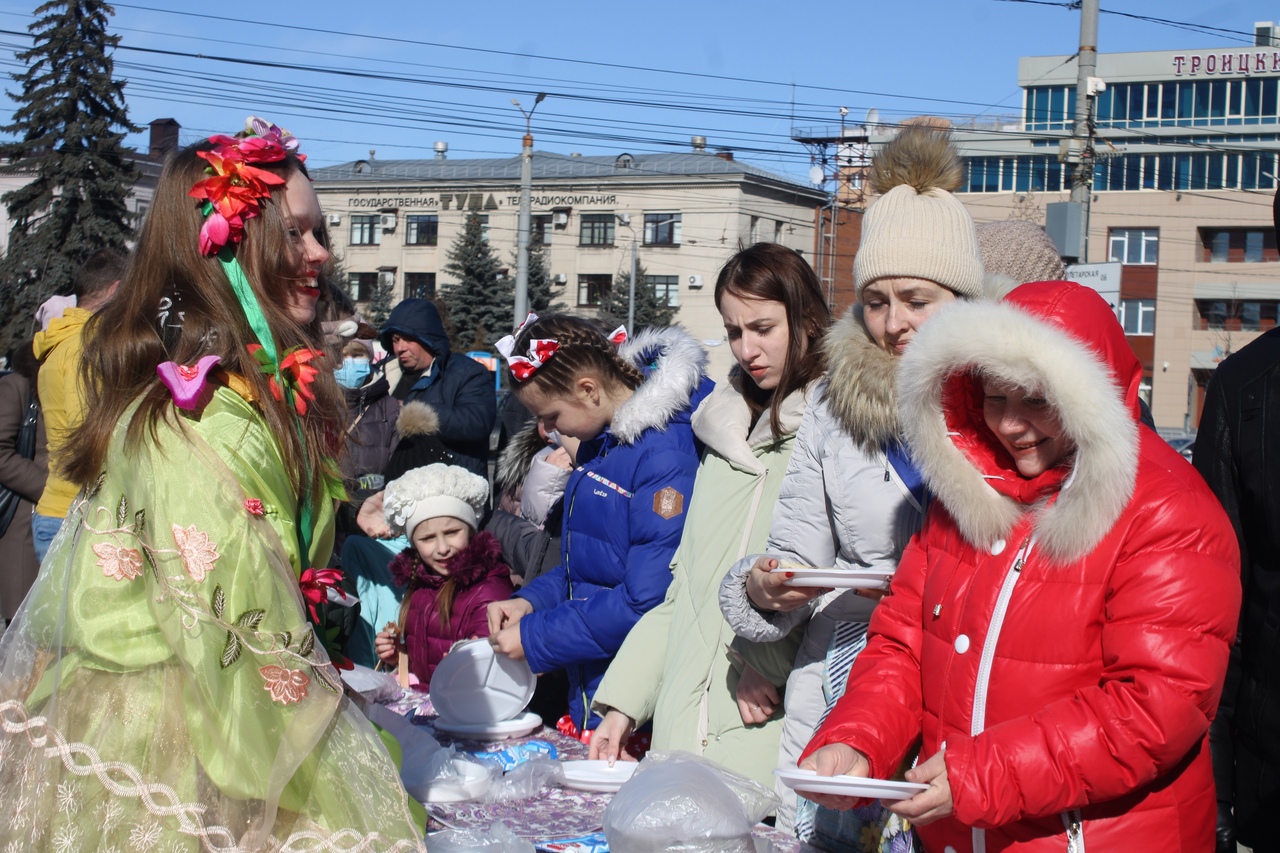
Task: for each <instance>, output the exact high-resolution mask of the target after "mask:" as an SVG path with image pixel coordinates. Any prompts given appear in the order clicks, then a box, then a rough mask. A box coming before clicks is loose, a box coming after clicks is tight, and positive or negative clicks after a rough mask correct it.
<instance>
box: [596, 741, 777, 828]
mask: <svg viewBox="0 0 1280 853" xmlns="http://www.w3.org/2000/svg"><path fill="white" fill-rule="evenodd" d="M777 805H778V798H777V797H776V796H774V794H773V792H772V791H770V790H769V789H767V788H765V787H764V786H763V785H760V784H759V783H757V782H753V781H752V780H750V779H748V778H746V777H745V776H740V775H738V774H737V773H734V772H732V771H730V770H726V769H725V768H723V767H721V766H720V765H718V764H716V763H714V762H712V761H708V760H707V759H705V758H701V757H699V756H696V755H693V754H692V753H688V752H680V751H673V752H650V753H649V754H648V755H647V756H646V757H645V759H644V761H641V762H640V766H639V767H638V768H636V772H635V775H634V776H632V777H631V779H630V780H629V781H628V782H626V783H625V784H624V785H623V786H622V788H621V789H620V790H619V791H618V793H617V794H615V795H614V797H613V801H612V802H610V803H609V806H608V808H606V809H605V812H604V834H605V837H606V838H608V839H609V849H610V851H611V853H659V851H680V853H754V851H755V843H754V842H753V841H752V838H751V829H752V827H754V826H755V825H756V824H757V823H759V822H760V819H761V818H763V817H764V816H765V815H766V814H768V813H769V811H770V810H772V809H774V808H776V807H777Z"/></svg>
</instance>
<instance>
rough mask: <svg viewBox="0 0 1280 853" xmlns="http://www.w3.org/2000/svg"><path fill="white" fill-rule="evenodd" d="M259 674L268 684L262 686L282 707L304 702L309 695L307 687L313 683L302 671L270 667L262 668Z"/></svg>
mask: <svg viewBox="0 0 1280 853" xmlns="http://www.w3.org/2000/svg"><path fill="white" fill-rule="evenodd" d="M258 674H259V675H261V676H262V680H263V681H265V682H266V683H265V684H263V685H262V686H263V688H264V689H265V690H266V691H267V692H268V693H270V694H271V698H272V699H273V700H275V701H276V702H279V703H280V704H281V705H288V704H289V703H290V702H300V701H302V699H303V698H304V697H305V696H306V695H307V685H308V684H310V683H311V679H310V678H307V674H306V673H305V672H303V671H302V670H300V669H285V668H284V667H282V666H270V665H268V666H264V667H262V668H260V669H259V670H258Z"/></svg>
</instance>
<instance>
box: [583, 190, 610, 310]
mask: <svg viewBox="0 0 1280 853" xmlns="http://www.w3.org/2000/svg"><path fill="white" fill-rule="evenodd" d="M581 222H582V230H581V232H579V236H578V245H579V246H612V245H613V214H612V213H584V214H582V216H581ZM579 304H581V305H586V304H588V303H585V302H581V303H579ZM590 304H595V303H590Z"/></svg>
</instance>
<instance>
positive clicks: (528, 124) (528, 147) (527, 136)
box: [511, 92, 547, 328]
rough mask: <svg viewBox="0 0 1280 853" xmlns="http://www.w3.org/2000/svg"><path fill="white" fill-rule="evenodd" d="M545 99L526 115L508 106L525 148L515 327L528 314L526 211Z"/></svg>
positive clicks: (540, 98)
mask: <svg viewBox="0 0 1280 853" xmlns="http://www.w3.org/2000/svg"><path fill="white" fill-rule="evenodd" d="M546 97H547V93H546V92H539V93H538V96H537V97H536V98H534V99H533V106H532V107H530V108H529V111H528V112H525V109H524V107H522V106H520V102H519V101H517V100H516V99H515V98H512V99H511V103H512V104H514V105H515V108H516V109H518V110H519V111H520V114H521V115H523V116H524V146H523V148H522V150H521V152H520V221H519V224H518V225H517V228H516V308H515V323H514V326H513V328H514V327H518V326H519V325H520V324H521V323H523V322H524V318H525V317H526V316H528V314H529V217H530V214H529V209H530V207H532V206H533V201H532V195H533V111H534V110H536V109H537V108H538V104H540V103H542V101H543V99H544V98H546Z"/></svg>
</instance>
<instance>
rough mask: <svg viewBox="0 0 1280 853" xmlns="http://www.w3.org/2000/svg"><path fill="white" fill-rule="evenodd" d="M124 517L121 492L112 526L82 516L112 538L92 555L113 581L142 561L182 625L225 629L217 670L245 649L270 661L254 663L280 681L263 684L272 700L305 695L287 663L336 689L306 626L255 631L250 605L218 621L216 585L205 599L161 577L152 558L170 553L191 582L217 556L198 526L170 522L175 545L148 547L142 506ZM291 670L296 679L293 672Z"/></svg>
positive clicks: (101, 511) (255, 613) (220, 596)
mask: <svg viewBox="0 0 1280 853" xmlns="http://www.w3.org/2000/svg"><path fill="white" fill-rule="evenodd" d="M251 500H252V499H251ZM246 508H247V502H246ZM96 515H97V516H99V517H100V516H107V517H110V511H109V510H108V509H107V507H98V508H97V510H96ZM128 519H129V501H128V499H127V498H126V497H125V496H124V495H121V496H120V500H119V502H118V503H117V505H116V513H115V518H114V521H115V526H114V527H105V528H102V529H99V528H96V527H94V526H93V524H91V523H90V520H89V518H88V517H87V516H86V518H85V520H84V527H85V529H86V530H87V531H88V532H89V533H92V534H94V535H96V536H101V537H103V538H106V539H110V540H112V541H109V542H99V543H95V544H94V545H93V546H92V550H93V553H94V554H96V555H97V556H98V565H99V566H101V567H102V571H103V574H104V575H105V576H106V577H109V578H113V579H114V580H118V581H132V580H134V579H136V578H138V577H140V576H141V574H142V565H143V563H144V562H145V564H146V565H147V566H149V567H150V569H151V572H152V574H153V575H154V577H155V580H156V584H157V586H158V587H159V588H160V597H161V598H162V599H163V598H168V599H169V600H171V601H172V602H173V604H174V605H175V606H176V607H177V608H178V609H179V610H180V611H181V613H182V627H183V628H185V629H186V630H188V631H194V630H196V626H197V625H198V624H199V623H201V622H212V623H213V624H214V625H216V626H217V627H219V628H222V629H224V630H226V632H227V638H226V641H225V642H224V644H223V647H222V655H221V657H220V659H219V663H220V664H221V666H222V668H223V669H227V668H228V667H231V666H232V665H234V664H235V663H236V662H237V661H238V660H239V659H240V656H241V655H242V654H243V653H244V652H246V651H247V652H249V653H250V654H252V655H254V656H255V657H259V658H263V657H266V658H274V659H275V664H274V665H271V666H264V667H260V668H259V670H258V672H259V674H261V675H262V676H263V678H264V680H268V671H270V679H269V680H270V681H274V682H281V683H282V685H283V686H280V685H276V686H273V684H271V683H267V684H264V689H265V690H267V691H268V692H269V693H270V694H271V698H272V699H274V700H275V701H277V702H283V703H284V704H289V703H291V702H300V701H302V700H303V699H305V698H306V696H307V687H308V686H310V684H311V682H312V678H311V677H309V676H307V674H306V673H305V672H303V671H301V670H297V669H290V668H289V666H288V665H289V664H294V665H295V666H296V665H298V664H301V665H303V666H305V667H307V668H309V669H310V670H311V673H312V676H314V678H315V680H316V681H317V682H318V683H319V684H321V685H322V686H323V687H325V688H326V689H327V690H329V691H331V692H334V693H341V692H342V680H341V679H340V678H339V677H338V675H337V671H336V669H335V667H334V664H333V663H332V661H324V662H321V661H317V660H315V659H314V652H315V644H316V634H315V631H314V629H312V628H311V627H310V626H309V625H308V626H306V628H305V629H304V631H302V632H299V636H297V637H294V636H293V635H292V634H290V633H289V632H288V631H261V630H259V626H260V625H261V623H262V620H263V618H264V617H265V616H266V615H267V612H266V611H265V610H263V609H261V608H256V607H251V608H249V609H247V610H245V611H243V612H241V613H239V614H238V615H237V616H236V617H235V619H234V620H231V619H230V615H229V614H226V618H225V619H224V610H225V608H226V604H227V596H226V593H225V592H224V591H223V589H222V587H221V586H220V585H215V586H214V589H213V594H212V595H211V596H210V597H209V599H208V601H207V602H206V601H205V600H204V599H203V597H202V596H200V595H197V594H196V593H194V592H192V591H191V590H189V589H185V588H183V587H182V586H179V585H175V584H174V583H173V581H174V580H176V579H175V578H170V577H167V576H166V575H165V573H164V572H163V571H161V569H160V564H159V562H158V561H157V560H158V558H159V557H162V556H165V555H168V556H171V557H172V556H176V557H178V558H180V559H181V560H182V567H183V570H184V571H185V573H186V575H187V576H188V577H190V578H191V580H192V581H194V582H195V583H203V582H204V580H205V578H206V577H207V576H208V573H209V572H211V571H213V569H214V566H215V563H216V562H217V561H218V559H219V557H220V555H219V553H218V547H217V544H216V543H214V542H211V541H210V540H209V536H208V534H206V533H204V532H203V531H201V530H199V529H198V528H197V527H196V526H195V525H194V524H192V525H188V526H186V527H183V526H182V525H180V524H174V525H172V531H173V539H174V542H175V543H176V545H177V546H178V547H177V549H173V548H168V549H161V548H154V547H151V546H150V545H148V544H147V542H146V541H144V540H143V538H142V537H143V535H144V534H145V532H146V523H147V519H146V510H144V509H140V510H138V511H137V512H136V513H134V522H133V524H132V525H131V526H129V525H127V524H126V522H127V521H128ZM108 523H109V522H108ZM126 542H127V543H130V544H132V543H136V544H137V545H138V546H139V547H138V548H137V549H135V548H130V547H127V546H126V544H125V543H126ZM282 673H290V675H288V676H284V675H282ZM294 673H296V676H297V677H295V676H294V675H293V674H294Z"/></svg>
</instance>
